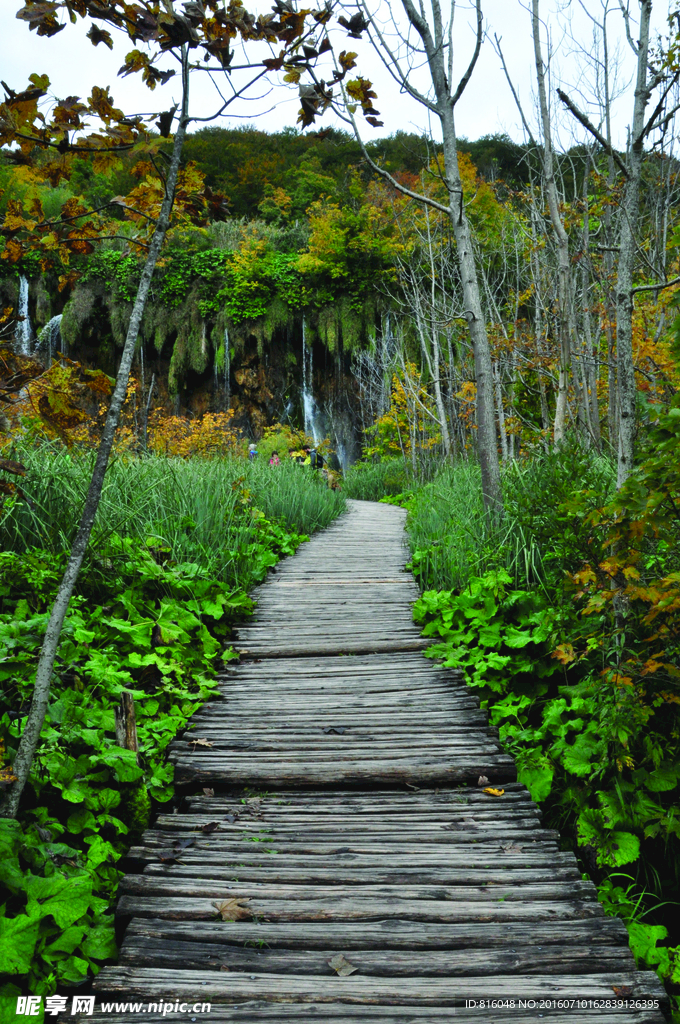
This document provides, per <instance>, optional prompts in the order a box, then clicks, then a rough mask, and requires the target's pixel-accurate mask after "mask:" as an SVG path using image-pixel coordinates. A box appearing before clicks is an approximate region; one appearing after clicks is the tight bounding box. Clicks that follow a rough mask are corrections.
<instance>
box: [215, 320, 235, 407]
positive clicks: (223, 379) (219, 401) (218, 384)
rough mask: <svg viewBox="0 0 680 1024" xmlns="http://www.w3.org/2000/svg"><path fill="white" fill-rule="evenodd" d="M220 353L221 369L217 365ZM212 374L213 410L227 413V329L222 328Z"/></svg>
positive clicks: (229, 383)
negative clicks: (221, 339) (221, 358)
mask: <svg viewBox="0 0 680 1024" xmlns="http://www.w3.org/2000/svg"><path fill="white" fill-rule="evenodd" d="M213 337H214V335H213ZM220 352H221V353H222V356H223V363H222V366H221V367H220V365H219V362H220ZM213 372H214V375H215V384H214V394H215V408H216V409H217V410H218V411H219V412H229V409H230V408H231V354H230V352H229V328H228V327H225V328H224V338H223V341H222V346H221V347H220V348H219V349H218V350H217V351H216V352H215V358H214V362H213Z"/></svg>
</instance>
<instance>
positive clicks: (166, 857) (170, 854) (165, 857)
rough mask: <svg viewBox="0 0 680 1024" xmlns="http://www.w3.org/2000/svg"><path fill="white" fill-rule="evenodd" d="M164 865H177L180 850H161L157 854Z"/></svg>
mask: <svg viewBox="0 0 680 1024" xmlns="http://www.w3.org/2000/svg"><path fill="white" fill-rule="evenodd" d="M156 856H157V857H158V859H159V861H160V862H161V863H162V864H176V863H177V858H178V857H179V851H178V850H159V851H158V853H157V854H156Z"/></svg>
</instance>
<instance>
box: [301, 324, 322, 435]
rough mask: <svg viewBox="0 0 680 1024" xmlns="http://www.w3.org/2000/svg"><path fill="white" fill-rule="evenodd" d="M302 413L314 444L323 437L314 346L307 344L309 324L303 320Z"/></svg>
mask: <svg viewBox="0 0 680 1024" xmlns="http://www.w3.org/2000/svg"><path fill="white" fill-rule="evenodd" d="M302 413H303V416H304V420H305V434H311V436H312V437H313V438H314V444H318V443H319V441H321V440H322V439H323V433H322V431H321V428H320V423H319V408H318V406H317V404H316V399H315V398H314V362H313V352H312V346H311V345H308V344H307V324H306V322H305V321H304V320H303V321H302Z"/></svg>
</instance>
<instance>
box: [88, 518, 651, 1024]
mask: <svg viewBox="0 0 680 1024" xmlns="http://www.w3.org/2000/svg"><path fill="white" fill-rule="evenodd" d="M350 507H351V508H350V512H349V514H348V515H346V516H343V517H342V518H341V519H340V520H338V521H337V522H336V523H334V524H333V525H332V526H331V527H330V528H329V529H328V530H326V531H325V532H324V533H322V534H320V535H318V536H316V537H314V538H313V539H312V541H311V542H310V543H309V544H305V545H303V547H302V548H301V549H300V550H299V551H298V553H297V554H296V555H295V557H293V558H290V559H288V560H287V561H286V562H284V563H282V565H281V566H280V567H279V569H278V570H277V572H276V573H274V574H273V575H271V576H270V578H269V580H268V581H267V582H266V583H265V584H264V585H263V586H262V587H261V588H260V591H259V594H258V595H257V597H258V609H257V615H256V616H255V618H254V620H253V621H252V622H251V623H249V624H248V625H247V626H244V627H243V628H242V629H241V630H240V632H239V645H240V647H241V648H242V649H243V651H244V653H243V655H242V660H241V662H240V663H239V664H238V665H237V666H236V667H232V668H229V670H228V671H227V672H226V673H225V674H224V676H223V677H222V685H221V693H222V699H221V700H215V701H213V702H211V703H210V704H207V705H205V706H204V707H203V708H202V710H201V711H199V712H198V714H196V715H195V716H194V718H193V720H192V725H193V728H192V729H191V730H190V731H189V732H187V733H186V734H185V735H184V736H183V737H182V738H181V739H180V740H178V741H177V742H176V743H175V744H174V748H173V750H172V760H173V761H174V763H175V765H176V778H177V780H178V782H180V783H183V784H185V785H186V786H187V792H189V793H191V795H189V796H187V798H186V799H185V801H184V806H183V807H182V810H181V813H178V814H167V815H161V816H160V817H159V818H158V819H157V821H156V823H155V825H154V827H153V829H152V830H150V831H149V832H147V833H146V834H145V835H144V837H143V846H141V847H139V848H136V849H134V850H132V851H131V857H132V858H133V860H134V861H136V862H137V863H138V864H139V873H137V874H128V875H127V876H126V877H125V878H124V879H123V882H122V884H121V898H120V901H119V906H118V913H119V914H120V915H121V917H122V918H123V919H129V923H128V924H127V929H126V932H125V938H124V941H123V944H122V949H121V954H120V960H119V963H118V965H116V966H115V967H107V968H105V969H104V970H103V971H102V972H101V974H100V975H99V976H98V978H97V979H96V982H95V991H96V992H97V993H98V997H97V1004H99V1001H100V999H107V998H108V999H115V1000H126V1001H127V1000H130V1001H131V1000H135V999H138V1000H140V1001H142V1002H143V1003H144V1005H145V1006H146V1005H147V1004H148V1003H155V1002H156V1001H158V1000H161V1001H162V1000H165V1001H167V1000H171V1001H174V1000H179V1001H180V1002H186V1003H189V1004H190V1005H193V1004H194V1003H195V1002H197V1001H205V1002H210V1003H211V1012H210V1014H209V1015H206V1016H204V1018H203V1019H205V1020H206V1021H210V1022H213V1024H215V1022H219V1024H226V1022H235V1021H241V1022H243V1024H255V1022H258V1021H262V1022H272V1024H273V1022H282V1024H283V1022H290V1024H296V1022H298V1024H299V1022H302V1021H324V1022H325V1024H369V1022H373V1024H378V1022H380V1024H389V1022H395V1024H409V1022H412V1024H435V1022H437V1024H442V1022H444V1021H448V1020H450V1019H451V1018H452V1017H453V1016H456V1017H458V1016H460V1017H468V1016H469V1017H470V1018H471V1019H472V1018H474V1020H475V1021H479V1022H483V1021H493V1022H497V1024H503V1022H505V1021H507V1022H508V1024H510V1022H512V1024H522V1022H523V1021H527V1020H532V1021H533V1020H538V1019H541V1020H542V1021H544V1022H550V1021H553V1020H557V1018H558V1017H559V1019H560V1020H564V1021H565V1024H566V1021H569V1024H582V1022H584V1021H586V1020H587V1021H589V1022H593V1021H595V1020H597V1022H598V1024H610V1022H614V1021H616V1022H618V1024H622V1022H623V1021H624V1020H626V1021H631V1022H635V1024H661V1022H662V1021H663V1019H664V1018H663V1016H662V1015H661V1014H660V1012H659V1011H658V1010H657V1009H655V1008H654V1007H653V1006H648V1005H645V1001H647V1000H650V1001H653V1000H659V1001H660V1002H661V1005H662V1006H663V1005H664V1003H663V1000H664V993H663V989H662V986H661V985H660V983H659V981H658V979H657V977H656V975H655V974H653V973H652V972H648V971H647V972H641V971H637V970H636V969H635V964H634V962H633V959H632V957H631V954H630V952H629V950H628V944H627V937H626V931H625V928H624V926H623V925H622V923H621V922H620V921H618V920H616V919H612V918H606V917H604V916H603V913H602V908H601V907H600V905H599V904H598V903H597V901H596V899H595V889H594V886H593V885H592V884H591V883H590V882H586V881H583V880H582V879H581V876H580V873H579V871H578V869H577V865H576V860H575V858H574V856H573V855H572V854H571V853H567V852H563V851H561V850H560V844H559V836H558V835H557V833H555V832H552V831H549V830H547V829H544V828H543V827H542V824H541V818H540V814H539V811H538V809H537V807H536V806H535V804H533V803H532V801H531V799H530V797H529V794H528V793H527V791H526V789H525V788H524V787H523V786H520V785H518V783H517V782H516V781H515V769H514V765H513V762H512V760H511V759H510V758H509V757H508V756H507V755H505V754H503V753H502V752H501V750H500V748H499V745H498V741H497V732H496V730H495V729H493V728H490V727H489V725H488V722H487V718H486V715H485V713H483V712H481V711H480V709H479V703H478V699H477V697H476V696H475V694H474V692H473V691H471V690H468V689H467V688H466V687H465V685H464V684H463V683H462V682H461V681H460V679H459V678H457V677H456V676H455V675H454V674H452V673H451V672H450V671H449V670H444V669H442V668H439V667H437V666H436V665H434V664H433V663H431V662H430V661H427V660H426V659H424V658H423V657H422V654H421V653H419V652H420V650H421V649H422V647H423V645H424V642H423V641H422V640H421V639H420V637H419V634H418V631H417V629H416V628H415V627H414V625H413V623H412V620H411V607H410V606H411V603H412V601H413V600H414V599H415V597H416V596H417V591H416V588H415V586H414V583H413V580H412V577H411V576H410V575H409V574H407V573H405V572H404V563H405V560H406V550H405V547H404V543H403V536H404V535H403V522H404V513H403V512H402V510H401V509H397V508H394V507H391V506H388V505H376V504H372V503H368V502H350ZM480 776H484V777H486V778H487V779H488V780H489V783H490V784H491V785H492V786H494V787H495V788H497V789H502V790H503V795H501V796H494V795H491V794H487V793H485V792H484V786H483V785H482V786H480V785H478V780H479V777H480ZM490 999H495V1000H499V1001H500V1004H499V1005H495V1006H492V1007H489V1006H488V1005H484V1006H481V1007H480V1006H479V1005H477V1007H470V1006H468V1007H466V1000H476V1001H477V1003H478V1004H479V1002H480V1001H482V1000H487V1001H488V1000H490ZM512 1001H514V1002H512ZM522 1001H523V1002H522ZM597 1001H602V1005H599V1004H598V1002H597ZM511 1003H512V1005H511ZM626 1003H627V1004H628V1005H626ZM631 1004H635V1005H633V1006H632V1008H631ZM169 1018H172V1019H177V1018H180V1019H184V1020H187V1013H186V1012H185V1013H181V1012H178V1013H174V1012H170V1013H168V1012H167V1011H166V1013H165V1016H162V1015H161V1012H160V1011H154V1010H152V1011H150V1012H135V1013H134V1014H126V1013H124V1012H121V1013H119V1014H118V1015H116V1013H112V1012H108V1013H98V1012H97V1013H95V1015H94V1017H92V1016H89V1017H87V1018H83V1019H84V1020H85V1019H87V1020H89V1021H98V1022H100V1024H103V1022H104V1021H108V1022H109V1024H113V1022H115V1021H117V1020H118V1021H123V1020H125V1021H126V1022H127V1021H130V1020H135V1021H139V1022H142V1021H145V1022H150V1021H157V1020H161V1019H169ZM188 1019H189V1020H194V1019H196V1020H199V1021H200V1020H201V1019H202V1018H201V1016H200V1015H199V1016H197V1017H193V1016H191V1014H189V1017H188Z"/></svg>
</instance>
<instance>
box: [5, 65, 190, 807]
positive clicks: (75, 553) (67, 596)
mask: <svg viewBox="0 0 680 1024" xmlns="http://www.w3.org/2000/svg"><path fill="white" fill-rule="evenodd" d="M182 64H183V69H182V79H183V81H182V112H181V115H180V119H179V123H178V126H177V132H176V134H175V138H174V142H173V148H172V157H171V160H170V166H169V168H168V176H167V181H166V185H165V198H164V199H163V203H162V204H161V209H160V213H159V216H158V220H157V222H156V228H155V230H154V233H153V237H152V239H151V245H150V246H149V254H148V256H147V259H146V263H145V264H144V269H143V271H142V276H141V280H140V282H139V288H138V289H137V295H136V297H135V302H134V306H133V308H132V315H131V317H130V326H129V327H128V332H127V337H126V339H125V347H124V348H123V355H122V358H121V361H120V366H119V368H118V375H117V377H116V384H115V387H114V391H113V395H112V397H111V403H110V405H109V410H108V413H107V416H106V423H105V425H104V430H103V433H102V439H101V442H100V444H99V450H98V452H97V460H96V463H95V467H94V471H93V473H92V479H91V480H90V486H89V488H88V492H87V497H86V499H85V506H84V508H83V513H82V516H81V519H80V524H79V526H78V532H77V533H76V537H75V540H74V541H73V546H72V547H71V554H70V556H69V560H68V564H67V566H66V570H65V572H64V576H63V579H62V581H61V584H60V585H59V590H58V593H57V596H56V598H55V601H54V605H53V606H52V611H51V614H50V619H49V622H48V624H47V629H46V631H45V637H44V640H43V645H42V648H41V651H40V659H39V662H38V668H37V671H36V677H35V686H34V689H33V698H32V701H31V707H30V710H29V712H28V717H27V719H26V724H25V726H24V731H23V733H22V736H21V741H20V743H19V749H18V751H17V756H16V758H15V761H14V765H13V770H14V774H15V775H16V777H17V781H16V782H15V783H14V784H13V785H12V787H11V788H10V789H9V790H8V792H7V794H6V796H5V799H4V801H3V803H2V806H1V807H0V814H2V815H3V816H4V817H8V818H15V817H16V815H17V811H18V809H19V801H20V799H21V794H22V792H23V790H24V786H25V785H26V782H27V780H28V776H29V773H30V770H31V764H32V763H33V757H34V755H35V751H36V749H37V746H38V742H39V740H40V731H41V729H42V726H43V722H44V720H45V714H46V711H47V704H48V700H49V695H50V685H51V682H52V673H53V671H54V662H55V659H56V656H57V650H58V648H59V639H60V637H61V630H62V626H63V624H64V619H65V617H66V613H67V611H68V606H69V603H70V600H71V596H72V594H73V590H74V587H75V585H76V581H77V579H78V574H79V572H80V567H81V565H82V563H83V558H84V557H85V551H86V550H87V545H88V543H89V540H90V533H91V532H92V525H93V523H94V519H95V516H96V514H97V509H98V507H99V500H100V498H101V493H102V487H103V485H104V474H105V473H106V467H107V465H108V461H109V456H110V454H111V448H112V447H113V440H114V436H115V433H116V428H117V426H118V421H119V419H120V412H121V409H122V407H123V403H124V401H125V396H126V392H127V384H128V378H129V376H130V369H131V367H132V360H133V358H134V354H135V347H136V344H137V335H138V333H139V328H140V324H141V321H142V315H143V313H144V308H145V306H146V300H147V297H148V294H149V288H150V286H151V280H152V277H153V272H154V269H155V267H156V263H157V261H158V257H159V255H160V251H161V246H162V244H163V240H164V238H165V234H166V232H167V230H168V227H169V225H170V215H171V213H172V205H173V201H174V196H175V187H176V185H177V174H178V171H179V163H180V157H181V154H182V145H183V143H184V136H185V134H186V124H187V107H188V97H189V78H188V73H187V61H186V55H183V58H182Z"/></svg>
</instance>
